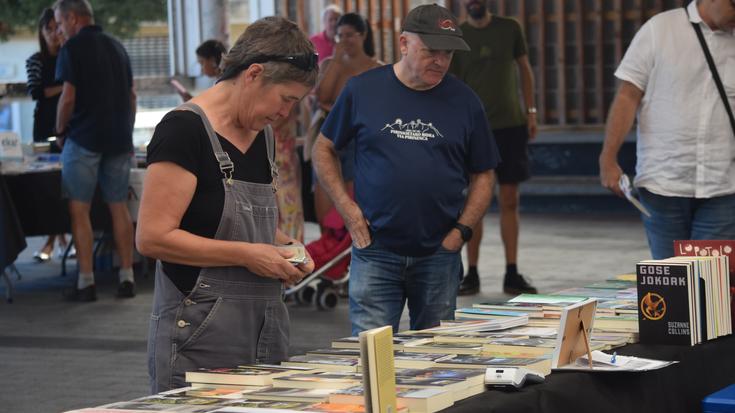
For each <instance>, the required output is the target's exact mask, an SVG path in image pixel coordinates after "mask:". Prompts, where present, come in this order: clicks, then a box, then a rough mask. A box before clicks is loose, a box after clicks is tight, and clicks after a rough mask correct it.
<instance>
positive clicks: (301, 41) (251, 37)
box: [220, 16, 319, 87]
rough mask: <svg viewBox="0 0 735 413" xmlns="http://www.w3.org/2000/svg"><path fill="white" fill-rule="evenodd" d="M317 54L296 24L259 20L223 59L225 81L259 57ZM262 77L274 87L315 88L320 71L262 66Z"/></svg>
mask: <svg viewBox="0 0 735 413" xmlns="http://www.w3.org/2000/svg"><path fill="white" fill-rule="evenodd" d="M313 53H314V45H312V44H311V42H310V41H309V39H308V38H307V37H306V35H304V33H303V32H302V31H301V29H299V26H297V25H296V23H294V22H292V21H290V20H287V19H285V18H283V17H278V16H270V17H264V18H262V19H259V20H257V21H256V22H254V23H253V24H251V25H250V26H248V28H247V29H245V32H243V34H241V35H240V37H239V38H238V39H237V41H236V42H235V45H234V46H232V48H231V49H230V51H229V52H228V53H227V54H226V55H224V56H222V63H221V68H222V73H223V75H222V78H221V79H220V80H227V79H232V78H234V77H236V76H237V75H239V74H240V73H241V72H242V71H243V70H246V69H247V68H248V67H249V66H250V65H249V64H248V61H249V60H250V59H252V58H253V57H255V56H258V55H261V56H262V55H266V56H294V55H307V54H313ZM262 65H263V67H264V69H265V70H264V72H263V76H264V78H265V80H267V81H269V82H271V83H285V82H298V83H302V84H304V85H307V86H309V87H312V86H314V84H315V83H316V78H317V75H318V72H319V68H318V67H315V68H314V69H313V70H302V69H299V68H298V67H296V66H294V65H292V64H291V63H287V62H275V61H269V62H265V63H262Z"/></svg>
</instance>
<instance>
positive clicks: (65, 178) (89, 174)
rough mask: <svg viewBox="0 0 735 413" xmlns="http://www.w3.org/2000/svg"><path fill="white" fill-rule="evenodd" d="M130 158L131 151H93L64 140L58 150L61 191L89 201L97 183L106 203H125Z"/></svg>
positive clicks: (78, 199)
mask: <svg viewBox="0 0 735 413" xmlns="http://www.w3.org/2000/svg"><path fill="white" fill-rule="evenodd" d="M133 161H134V159H133V156H132V153H130V152H123V153H114V154H103V153H98V152H92V151H90V150H88V149H86V148H84V147H82V146H81V145H79V144H78V143H76V142H74V140H73V139H67V140H66V142H64V149H63V150H62V152H61V163H62V168H61V188H62V193H63V195H64V197H65V198H69V199H71V200H74V201H81V202H87V203H90V202H92V197H93V196H94V190H95V188H96V187H97V183H99V185H100V190H101V191H102V199H103V200H104V201H105V202H125V201H127V200H128V190H129V188H128V184H129V180H130V168H131V167H133Z"/></svg>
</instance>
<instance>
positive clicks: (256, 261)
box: [243, 243, 304, 285]
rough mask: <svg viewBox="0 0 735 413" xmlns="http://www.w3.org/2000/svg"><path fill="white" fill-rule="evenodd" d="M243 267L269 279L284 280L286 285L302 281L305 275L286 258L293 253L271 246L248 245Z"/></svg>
mask: <svg viewBox="0 0 735 413" xmlns="http://www.w3.org/2000/svg"><path fill="white" fill-rule="evenodd" d="M246 248H247V249H246V252H245V254H244V257H243V265H244V266H245V267H247V269H249V270H250V271H252V272H254V273H256V274H258V275H260V276H263V277H267V278H275V279H278V280H282V281H283V282H284V283H285V284H286V285H293V284H296V283H297V282H299V281H301V279H302V278H303V277H304V274H303V273H302V272H301V271H300V270H299V269H298V268H297V267H296V266H295V265H293V264H292V263H290V262H288V260H287V259H286V258H289V257H291V256H292V255H293V252H291V251H288V250H285V249H279V248H276V247H275V246H273V245H269V244H255V243H253V244H246Z"/></svg>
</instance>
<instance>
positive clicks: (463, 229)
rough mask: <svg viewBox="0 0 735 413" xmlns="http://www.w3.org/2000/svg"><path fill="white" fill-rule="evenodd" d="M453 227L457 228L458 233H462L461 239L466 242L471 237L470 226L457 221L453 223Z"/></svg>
mask: <svg viewBox="0 0 735 413" xmlns="http://www.w3.org/2000/svg"><path fill="white" fill-rule="evenodd" d="M454 228H457V229H458V230H459V233H460V234H461V235H462V241H464V242H468V241H469V240H471V239H472V228H470V227H468V226H467V225H464V224H460V223H459V222H457V223H455V224H454Z"/></svg>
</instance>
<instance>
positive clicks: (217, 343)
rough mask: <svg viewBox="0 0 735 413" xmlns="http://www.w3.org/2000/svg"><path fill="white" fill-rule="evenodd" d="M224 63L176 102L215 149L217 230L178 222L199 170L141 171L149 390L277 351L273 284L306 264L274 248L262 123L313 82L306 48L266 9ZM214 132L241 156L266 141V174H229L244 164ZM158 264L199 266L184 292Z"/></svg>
mask: <svg viewBox="0 0 735 413" xmlns="http://www.w3.org/2000/svg"><path fill="white" fill-rule="evenodd" d="M222 69H223V74H222V77H221V78H220V79H219V80H218V82H217V84H216V85H215V86H213V87H212V88H210V89H208V90H207V91H205V92H204V93H202V94H200V95H199V96H197V97H196V98H194V99H192V100H191V101H190V102H187V103H185V104H184V105H182V106H180V107H179V108H177V109H176V110H181V111H190V112H193V113H195V114H196V115H198V116H199V117H200V118H201V124H202V125H203V128H204V129H205V130H206V134H207V136H208V138H209V139H208V140H209V144H210V145H207V146H211V150H212V152H213V154H214V156H212V153H206V154H205V153H202V154H201V159H202V161H208V160H209V159H212V162H216V163H217V168H218V170H219V172H220V173H221V181H222V186H223V188H224V204H223V206H222V212H221V216H220V217H219V225H218V226H217V231H216V234H215V236H214V239H211V238H206V237H202V236H199V235H195V234H193V233H191V232H188V231H186V230H185V229H182V228H181V220H182V217H183V216H184V214H185V213H186V212H187V210H188V209H189V207H190V203H191V201H192V198H193V197H194V196H195V195H196V191H197V190H199V186H197V182H198V179H199V178H200V177H199V176H197V175H195V174H193V173H192V172H190V171H189V170H187V169H185V168H183V167H182V166H179V165H177V164H176V163H175V162H153V163H151V164H150V165H149V167H148V172H147V176H146V179H145V184H144V191H143V197H142V202H141V208H140V215H139V220H138V234H137V246H138V249H139V250H140V252H141V253H142V254H143V255H146V256H149V257H154V258H157V259H158V260H159V261H158V262H157V264H156V279H155V292H154V301H153V313H152V314H151V322H150V332H149V338H148V360H149V362H148V367H149V375H150V379H151V390H152V392H154V393H156V392H160V391H164V390H168V389H171V388H176V387H183V386H184V385H185V383H184V375H185V373H186V372H187V371H191V370H196V369H198V368H217V367H232V366H236V365H239V364H250V363H277V362H279V361H281V360H283V359H285V358H286V357H287V352H288V336H289V319H288V312H287V309H286V307H285V305H284V303H283V299H282V288H283V285H284V284H291V283H294V282H297V281H298V280H300V279H301V278H303V276H304V275H306V274H308V273H309V272H311V271H312V270H313V263H311V261H309V262H307V263H304V264H299V265H298V266H294V265H293V264H291V263H290V262H289V261H288V260H287V259H286V258H288V257H289V256H290V255H291V253H289V252H285V251H283V250H281V249H278V248H276V247H275V246H274V244H286V243H289V242H291V241H293V240H292V239H290V238H289V237H287V236H286V235H284V234H282V233H280V232H279V231H276V224H277V222H276V221H277V217H278V212H277V209H276V202H275V196H274V192H275V189H276V184H277V182H276V178H277V170H276V167H275V164H274V163H273V155H274V140H273V133H272V130H271V127H270V124H271V123H274V122H276V121H277V120H278V119H280V118H283V117H286V116H288V114H289V112H290V111H291V109H292V107H293V106H294V105H295V104H296V103H297V102H298V101H299V100H300V99H301V98H303V97H304V95H306V94H307V93H308V91H309V89H310V88H311V87H313V85H314V82H315V80H316V74H317V67H316V55H315V54H314V50H313V46H312V45H311V43H309V41H308V40H307V39H306V37H305V36H304V35H303V34H302V32H301V31H300V30H299V28H298V27H297V26H296V25H295V24H293V23H292V22H289V21H288V20H285V19H283V18H280V17H268V18H264V19H261V20H259V21H257V22H255V23H253V24H252V25H250V26H249V27H248V29H247V30H246V31H245V32H244V33H243V34H242V35H241V36H240V38H239V39H238V40H237V42H236V43H235V45H234V46H233V48H232V50H230V52H229V53H228V54H227V56H225V57H224V60H223V63H222ZM215 131H216V132H215ZM187 132H188V131H187ZM261 132H264V133H261ZM191 133H199V134H201V133H202V131H201V130H199V131H196V130H192V131H191ZM217 134H219V135H220V136H221V137H219V138H218V136H217ZM168 138H177V137H176V136H174V137H168ZM182 139H183V138H182ZM220 139H224V140H226V141H227V142H224V143H228V147H230V145H229V144H232V146H234V147H235V148H236V149H237V150H239V151H240V152H241V153H242V154H245V153H247V151H248V150H249V148H250V147H251V146H255V144H256V143H257V139H265V144H266V148H267V156H268V162H269V163H270V174H271V178H272V183H271V184H263V183H255V182H247V181H244V180H238V179H236V178H233V172H234V173H235V176H236V175H237V172H235V171H237V170H238V168H248V167H249V165H248V164H247V163H246V162H240V163H238V162H237V161H234V162H233V159H237V157H233V156H230V154H232V152H230V153H228V152H227V151H226V150H223V148H222V142H221V141H220ZM154 140H155V136H154ZM261 144H262V143H261ZM261 147H262V146H261ZM149 156H150V153H149ZM251 167H252V166H251ZM200 195H201V194H200ZM161 261H164V262H166V263H175V264H183V265H188V266H193V267H199V268H201V270H200V271H199V273H198V277H197V278H196V282H195V283H194V285H193V286H192V287H191V288H190V291H189V289H188V288H187V289H186V290H184V291H182V289H180V288H178V287H177V284H176V283H175V280H177V278H176V277H177V274H175V273H173V274H172V273H167V272H165V271H164V264H162V262H161ZM169 268H170V267H169ZM169 272H170V271H169Z"/></svg>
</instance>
